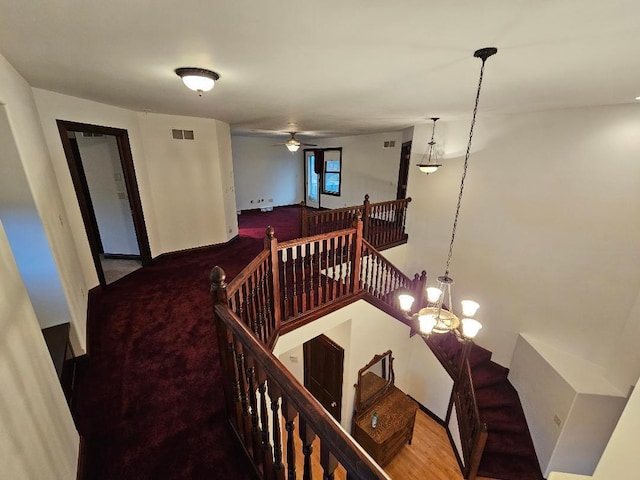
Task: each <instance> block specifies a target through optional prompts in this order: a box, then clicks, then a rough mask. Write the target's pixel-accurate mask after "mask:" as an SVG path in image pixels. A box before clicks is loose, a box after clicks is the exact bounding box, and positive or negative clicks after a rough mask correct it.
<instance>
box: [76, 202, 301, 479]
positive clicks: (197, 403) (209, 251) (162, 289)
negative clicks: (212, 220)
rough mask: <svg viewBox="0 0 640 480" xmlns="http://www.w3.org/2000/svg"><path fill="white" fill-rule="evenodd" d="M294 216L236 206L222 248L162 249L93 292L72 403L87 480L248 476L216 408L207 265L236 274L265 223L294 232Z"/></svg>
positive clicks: (285, 233) (220, 407)
mask: <svg viewBox="0 0 640 480" xmlns="http://www.w3.org/2000/svg"><path fill="white" fill-rule="evenodd" d="M298 215H299V210H298V208H297V207H279V208H276V209H275V210H274V211H273V212H268V213H254V212H251V213H243V214H242V215H240V217H239V225H240V236H239V238H238V239H236V240H234V241H232V242H230V243H229V244H228V245H226V246H215V247H207V248H202V249H197V250H193V251H187V252H180V253H175V254H171V255H165V256H161V257H160V258H158V259H156V260H155V261H154V264H153V265H151V266H149V267H145V268H143V269H141V270H138V271H136V272H134V273H132V274H130V275H128V276H127V277H125V278H123V279H121V280H118V281H117V282H115V283H113V284H112V285H110V286H109V287H108V288H106V289H104V290H102V291H99V292H96V293H94V294H92V297H91V301H90V305H89V324H88V331H89V334H88V337H89V339H88V340H89V352H90V358H89V360H88V361H87V362H86V363H85V364H84V366H83V368H82V369H81V370H80V375H79V379H78V384H79V386H78V394H77V399H76V408H75V417H76V421H77V425H78V429H79V431H80V433H81V434H82V436H83V437H84V439H85V451H86V454H85V470H86V472H87V475H86V478H88V479H90V480H102V479H104V480H107V479H109V480H113V479H118V480H126V479H132V480H133V479H135V480H139V479H154V480H158V479H172V480H173V479H176V480H177V479H184V480H187V479H225V480H229V479H234V480H236V479H238V480H243V479H249V478H253V474H252V470H251V467H250V466H249V464H248V462H246V460H245V457H244V454H243V453H242V452H241V451H240V447H239V446H238V444H237V442H236V440H235V439H234V438H232V437H231V436H230V433H229V429H228V428H227V423H226V418H225V415H224V398H223V393H222V387H221V384H220V365H219V361H218V355H217V346H216V340H215V339H216V336H215V329H214V325H213V323H212V320H211V318H212V310H211V303H210V299H209V280H208V276H209V272H210V270H211V268H212V267H213V266H214V265H220V266H221V267H222V268H223V269H224V270H225V271H226V273H227V280H230V279H231V278H233V277H234V276H235V275H237V274H238V273H239V272H240V271H241V270H242V268H243V267H244V266H245V265H246V264H248V263H249V262H250V261H251V260H252V259H253V258H254V257H255V255H256V254H257V253H258V252H260V250H261V249H262V245H263V238H264V231H265V228H266V227H267V226H268V225H272V226H274V228H275V232H276V237H277V238H278V239H279V240H288V239H291V238H296V237H297V236H298Z"/></svg>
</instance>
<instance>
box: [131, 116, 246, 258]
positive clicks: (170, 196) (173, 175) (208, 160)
mask: <svg viewBox="0 0 640 480" xmlns="http://www.w3.org/2000/svg"><path fill="white" fill-rule="evenodd" d="M138 121H139V124H140V134H141V138H142V145H143V147H144V154H145V157H146V161H147V174H148V178H149V183H150V185H151V190H152V197H153V205H152V206H151V208H152V209H153V210H155V217H156V219H157V229H158V235H159V236H160V238H161V241H162V251H163V252H173V251H177V250H184V249H188V248H193V247H200V246H205V245H212V244H216V243H223V242H226V241H227V240H229V239H230V238H232V237H233V236H235V235H236V234H237V233H238V231H237V221H236V219H235V215H234V217H233V224H228V223H227V222H228V218H227V217H228V215H227V210H226V208H227V206H226V205H225V199H228V196H227V197H226V196H225V192H228V190H229V188H232V187H233V176H232V175H231V177H230V176H229V175H225V176H224V177H223V175H222V171H221V165H220V164H221V163H227V162H229V163H230V162H231V158H230V157H229V158H222V159H221V158H220V156H219V155H220V152H221V151H222V152H226V154H230V153H231V152H230V150H229V149H228V148H225V149H222V150H219V143H220V142H221V141H224V134H225V133H226V135H227V137H228V135H229V131H228V130H226V132H225V130H224V128H223V129H222V130H221V131H219V130H218V128H219V124H221V125H226V124H224V123H223V122H219V121H218V120H212V119H206V118H195V117H180V116H175V115H159V114H143V113H141V114H138ZM172 129H183V130H193V132H194V137H195V140H174V139H173V138H172V136H171V130H172ZM219 133H222V135H221V138H218V134H219ZM225 172H226V173H228V168H226V166H225ZM231 198H232V197H231ZM143 206H144V205H143ZM230 208H231V209H233V211H235V205H231V206H230Z"/></svg>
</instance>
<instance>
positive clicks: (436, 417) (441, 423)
mask: <svg viewBox="0 0 640 480" xmlns="http://www.w3.org/2000/svg"><path fill="white" fill-rule="evenodd" d="M407 397H409V398H410V399H411V400H413V401H414V402H416V403H417V404H418V407H420V410H421V411H422V412H423V413H426V414H427V415H428V416H429V417H431V419H432V420H433V421H435V422H437V423H438V424H439V425H442V426H443V427H444V428H447V425H446V424H445V423H444V420H443V419H441V418H440V417H439V416H437V415H436V414H435V413H433V412H432V411H431V410H429V409H428V408H427V407H425V406H424V405H422V404H421V403H420V402H419V401H418V400H416V399H415V398H413V397H412V396H411V395H407ZM447 430H448V429H447Z"/></svg>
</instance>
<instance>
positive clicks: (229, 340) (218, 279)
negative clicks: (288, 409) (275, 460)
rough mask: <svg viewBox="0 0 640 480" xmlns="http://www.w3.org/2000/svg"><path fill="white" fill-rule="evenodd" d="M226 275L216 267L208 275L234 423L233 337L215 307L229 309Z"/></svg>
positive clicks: (225, 390)
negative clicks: (222, 306)
mask: <svg viewBox="0 0 640 480" xmlns="http://www.w3.org/2000/svg"><path fill="white" fill-rule="evenodd" d="M226 278H227V275H226V274H225V273H224V270H223V269H222V268H220V267H219V266H218V265H216V266H215V267H213V269H212V270H211V273H210V274H209V281H210V282H211V288H210V290H209V292H210V293H211V303H212V306H213V321H214V323H215V326H216V335H217V337H218V353H219V355H220V365H221V367H222V389H223V391H224V398H225V403H226V406H227V417H228V418H229V419H231V421H233V422H234V423H237V422H236V421H235V417H234V416H233V413H232V412H233V411H234V395H233V389H232V383H233V382H234V380H235V377H236V375H235V371H234V367H233V365H234V356H235V355H234V353H233V337H232V334H231V330H229V328H227V325H226V324H225V322H224V320H222V319H221V318H220V317H219V316H218V314H217V313H216V305H224V306H225V308H229V307H228V305H229V299H228V296H227V283H226V282H225V279H226Z"/></svg>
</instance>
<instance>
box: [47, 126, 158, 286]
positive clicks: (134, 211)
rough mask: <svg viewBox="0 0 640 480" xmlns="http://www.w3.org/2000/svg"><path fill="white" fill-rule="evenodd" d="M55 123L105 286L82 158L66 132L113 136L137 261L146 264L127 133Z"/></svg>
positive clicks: (145, 240) (146, 240)
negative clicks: (126, 198) (132, 227)
mask: <svg viewBox="0 0 640 480" xmlns="http://www.w3.org/2000/svg"><path fill="white" fill-rule="evenodd" d="M56 123H57V124H58V132H59V133H60V140H61V141H62V148H63V149H64V153H65V156H66V157H67V163H68V164H69V171H70V173H71V179H72V180H73V187H74V189H75V191H76V196H77V198H78V204H79V206H80V212H81V214H82V220H83V222H84V227H85V230H86V232H87V239H88V240H89V246H90V248H91V255H92V257H93V262H94V264H95V267H96V272H97V274H98V280H99V281H100V285H102V286H106V280H105V277H104V272H103V270H102V264H101V263H100V253H101V252H102V243H101V240H100V234H99V232H98V223H97V221H96V217H95V213H94V210H93V204H92V202H91V197H90V196H89V188H88V185H87V179H86V177H85V174H84V168H83V166H82V161H81V160H80V157H79V155H78V153H79V152H76V151H74V147H73V144H72V142H71V139H70V138H69V132H81V133H82V132H86V133H101V134H103V135H111V136H113V137H115V139H116V144H117V145H118V152H119V153H120V163H121V164H122V173H123V176H124V183H125V187H126V189H127V195H128V197H129V204H130V207H131V215H132V217H133V226H134V229H135V232H136V239H137V241H138V248H139V250H140V260H141V261H142V265H145V266H146V265H150V264H151V261H152V259H151V247H150V246H149V237H148V235H147V226H146V224H145V221H144V214H143V212H142V202H141V200H140V192H139V191H138V181H137V179H136V172H135V168H134V165H133V156H132V155H131V145H130V143H129V135H128V133H127V131H126V130H124V129H121V128H113V127H105V126H102V125H91V124H87V123H78V122H70V121H67V120H57V121H56ZM76 150H77V148H76Z"/></svg>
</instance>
